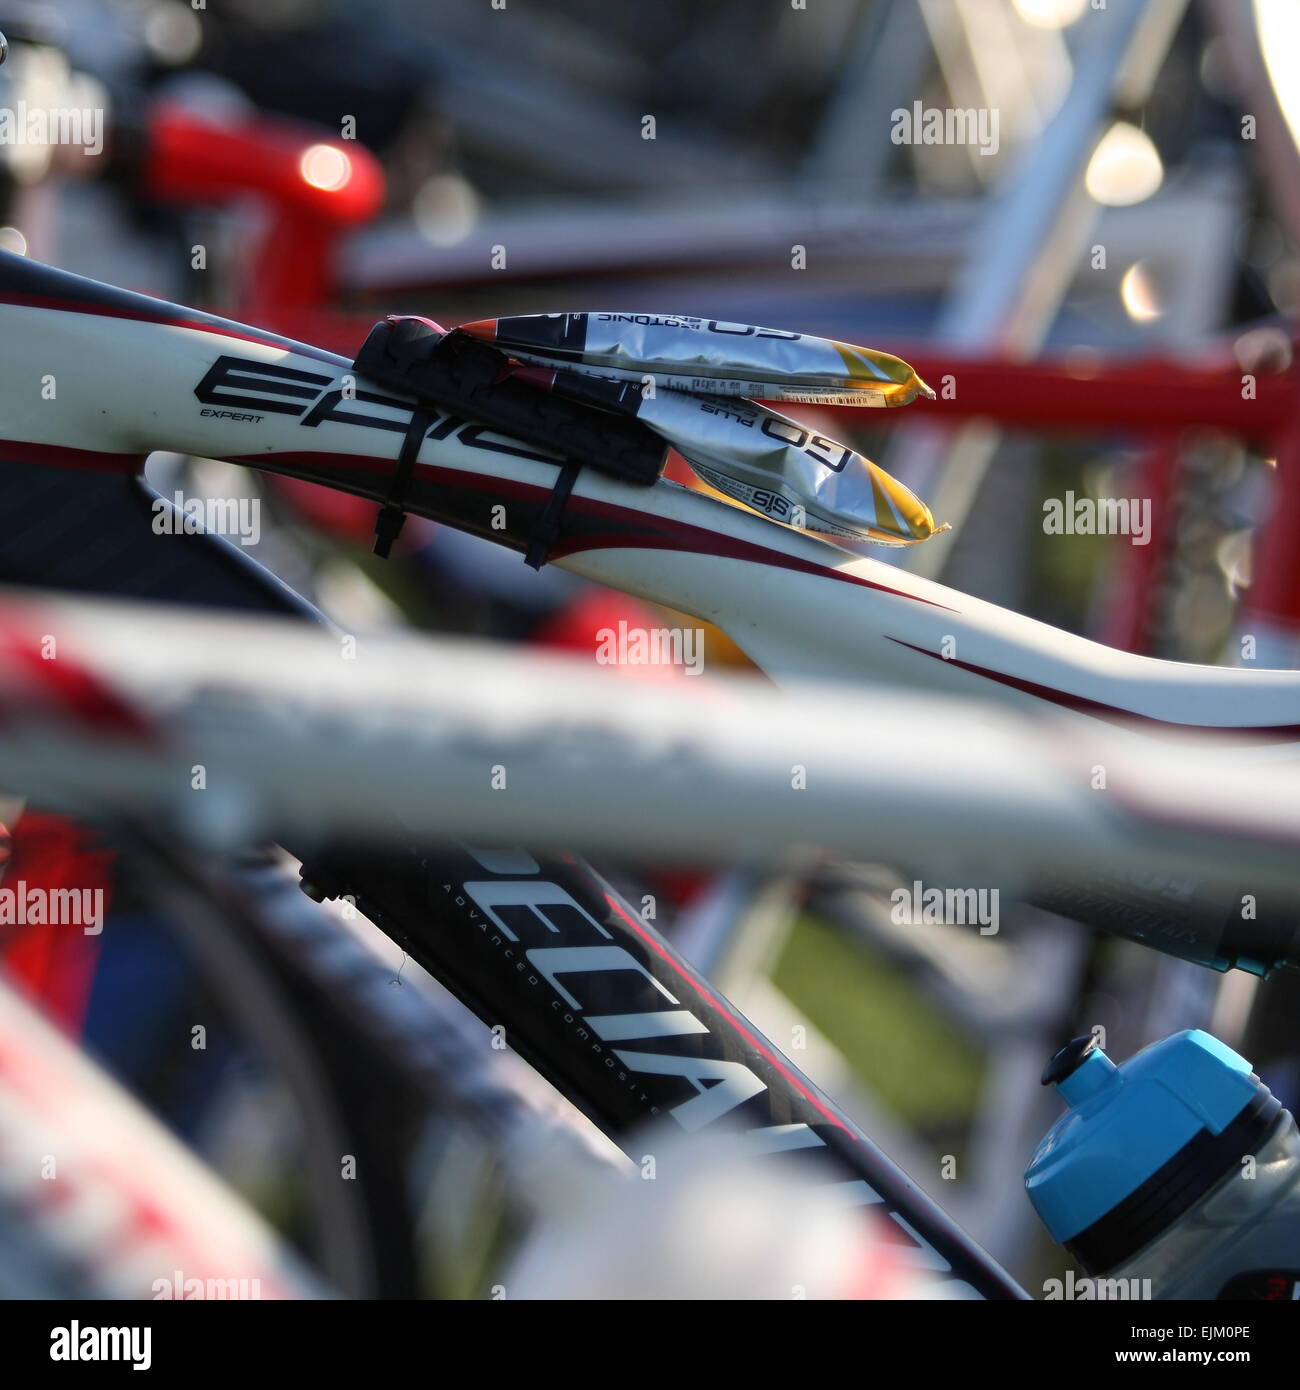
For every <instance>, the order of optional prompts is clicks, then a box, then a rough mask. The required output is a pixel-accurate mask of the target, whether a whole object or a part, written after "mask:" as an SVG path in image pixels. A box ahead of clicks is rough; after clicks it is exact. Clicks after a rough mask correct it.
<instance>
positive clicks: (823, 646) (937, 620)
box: [0, 255, 1300, 753]
mask: <svg viewBox="0 0 1300 1390" xmlns="http://www.w3.org/2000/svg"><path fill="white" fill-rule="evenodd" d="M285 373H289V374H290V375H285ZM294 374H296V375H294ZM200 392H201V395H200ZM354 397H355V398H354ZM410 419H411V407H410V405H409V404H408V403H406V402H403V401H402V400H401V399H400V398H398V397H394V396H392V395H391V394H383V395H381V394H379V393H375V392H371V391H369V390H368V389H367V386H366V383H365V382H364V381H362V382H357V381H356V379H355V377H354V376H353V375H352V373H351V372H350V370H349V364H348V363H347V362H345V361H344V360H343V359H341V358H339V357H337V356H336V355H334V354H331V353H327V352H324V351H322V350H319V349H316V348H313V347H310V346H308V345H305V344H299V343H293V342H290V341H288V340H286V339H281V338H277V337H275V336H274V335H272V334H268V333H263V332H261V331H259V330H257V329H254V328H249V327H246V326H244V325H240V324H234V323H229V322H227V321H224V320H221V319H216V318H213V317H211V316H208V315H204V314H200V313H197V312H195V311H191V310H186V309H181V308H178V307H176V306H173V305H168V304H165V303H163V302H161V301H157V300H151V299H147V298H145V297H143V296H137V295H130V294H126V293H124V292H122V291H117V290H112V289H109V288H108V287H105V286H101V285H98V284H96V283H95V282H93V281H88V280H83V279H81V278H79V277H76V276H71V275H66V274H63V273H62V272H58V271H51V270H49V269H47V268H45V267H40V266H37V265H34V264H31V263H28V262H24V261H22V260H21V259H20V258H17V257H13V256H9V255H4V256H3V257H0V449H3V450H5V451H6V452H7V454H8V456H9V457H12V458H18V459H26V460H34V461H40V462H46V463H51V464H56V465H62V466H72V467H82V468H96V469H106V468H107V469H120V470H123V471H137V470H138V469H139V468H141V467H142V466H143V461H144V459H145V457H146V456H147V455H148V454H149V453H151V452H153V451H155V450H171V451H175V452H179V453H188V454H194V455H199V456H204V457H211V458H218V459H226V460H230V461H232V462H236V463H241V464H246V465H248V466H251V467H256V468H259V469H263V470H266V471H270V472H277V473H282V474H286V475H288V476H295V477H300V478H307V479H309V480H312V481H317V482H328V483H329V484H330V485H332V486H335V487H338V488H340V489H342V490H344V491H348V492H352V493H355V494H358V495H361V496H366V497H371V498H374V499H375V500H376V501H382V500H383V499H384V498H385V497H386V496H387V495H388V491H389V484H390V479H391V475H392V472H393V468H394V461H395V459H396V456H397V453H398V450H399V445H400V440H401V436H402V433H403V431H404V430H405V428H406V426H407V424H408V423H409V421H410ZM555 479H556V464H555V463H554V462H551V461H549V460H548V459H547V458H546V456H545V455H544V454H540V453H539V452H538V451H537V450H536V449H533V448H530V447H528V446H524V445H520V444H519V443H518V442H517V441H512V440H509V439H507V438H505V437H504V436H501V435H498V434H494V433H492V432H491V431H489V430H487V429H485V428H484V427H482V426H478V425H476V424H473V423H472V422H469V421H464V420H457V419H454V418H450V417H447V416H445V415H443V416H441V417H439V418H438V419H437V420H436V421H435V423H434V425H433V426H432V428H431V430H430V431H429V437H427V438H426V439H425V440H424V443H423V444H422V446H421V448H420V450H419V454H418V458H417V462H416V465H415V469H414V473H413V477H412V480H411V488H410V493H409V495H408V497H407V498H406V499H405V505H406V509H407V510H409V511H411V512H417V513H428V514H432V515H433V516H434V517H435V519H440V520H444V521H446V520H449V519H452V520H453V524H459V525H462V526H464V527H465V528H466V529H471V530H474V531H476V532H477V533H478V534H481V535H483V536H486V537H488V538H495V539H497V540H499V541H502V542H504V543H507V544H511V545H514V546H515V547H517V548H522V546H523V539H524V538H523V537H522V536H521V533H520V532H521V523H520V522H519V521H518V520H516V519H515V518H513V517H512V515H511V513H512V511H514V512H519V511H524V512H527V513H528V514H530V515H531V514H533V513H535V512H536V510H537V509H539V508H540V507H541V506H543V505H544V504H545V502H546V500H547V499H548V498H549V496H550V494H551V491H552V488H553V486H554V483H555ZM430 497H432V498H435V499H441V498H450V499H454V502H455V510H454V517H452V516H449V514H448V512H447V511H446V510H445V509H444V508H443V506H442V505H441V502H440V501H439V500H435V501H434V503H433V505H432V506H430V504H429V501H428V499H429V498H430ZM564 527H565V530H564V534H563V535H562V536H561V539H560V540H559V542H558V543H557V544H555V545H554V546H553V548H552V550H551V559H552V560H553V562H554V563H556V564H559V565H562V566H564V567H565V568H566V569H569V570H572V571H573V572H575V573H577V574H580V575H583V576H585V577H587V578H589V579H593V580H597V581H599V582H601V583H604V584H608V585H611V586H612V587H615V588H618V589H622V590H625V591H626V592H628V593H632V594H636V595H638V596H640V597H642V598H646V599H649V600H652V601H654V602H657V603H660V604H663V605H665V606H667V607H670V608H674V609H677V610H679V611H682V612H685V613H689V614H693V615H695V616H697V617H699V618H702V619H707V620H709V621H711V622H714V623H716V624H717V625H718V626H719V627H721V628H722V629H723V630H724V631H726V632H727V633H728V634H729V635H730V636H731V637H732V638H733V639H734V640H735V641H736V642H737V643H738V645H739V646H740V647H741V648H742V649H743V650H744V651H745V652H746V653H747V654H748V655H749V656H750V657H751V658H752V659H753V660H754V661H755V663H756V664H757V665H759V666H760V667H761V668H762V669H763V670H764V671H766V672H767V673H768V674H769V675H770V676H772V677H773V678H775V679H776V680H778V681H785V680H789V679H792V678H798V677H804V678H810V677H811V678H827V679H840V680H848V681H852V682H856V683H863V682H880V683H886V684H893V685H901V686H909V687H913V688H921V689H926V690H932V691H937V692H946V693H952V694H955V695H964V696H976V697H982V698H985V699H990V700H995V701H999V702H1002V703H1005V704H1008V705H1010V706H1013V707H1015V708H1018V709H1035V708H1037V709H1042V708H1043V705H1044V703H1046V704H1048V705H1054V706H1057V707H1060V708H1064V709H1066V710H1071V711H1074V712H1075V713H1076V714H1079V715H1081V716H1086V717H1089V718H1100V719H1102V720H1105V721H1108V722H1113V721H1117V720H1118V721H1122V722H1128V723H1131V724H1135V725H1137V726H1138V727H1143V728H1146V729H1149V730H1152V731H1155V730H1158V729H1160V728H1162V727H1163V728H1165V729H1166V730H1169V726H1174V731H1177V730H1178V729H1185V730H1203V729H1224V730H1243V731H1251V732H1252V733H1254V734H1255V735H1256V737H1258V738H1264V739H1267V740H1268V741H1270V742H1271V743H1275V744H1278V745H1281V746H1282V747H1286V746H1288V745H1289V748H1290V751H1291V752H1292V753H1294V751H1295V748H1296V746H1297V745H1298V744H1300V673H1297V672H1294V671H1266V670H1241V669H1234V668H1227V667H1215V666H1196V665H1185V664H1178V663H1172V662H1165V661H1158V660H1155V659H1152V658H1148V657H1141V656H1134V655H1130V654H1128V653H1124V652H1119V651H1116V650H1113V649H1111V648H1108V647H1104V646H1101V645H1099V644H1098V643H1095V642H1090V641H1087V640H1086V639H1084V638H1081V637H1076V636H1073V635H1071V634H1069V633H1065V632H1062V631H1060V630H1058V629H1056V628H1053V627H1050V626H1048V625H1046V624H1044V623H1040V622H1036V621H1034V620H1032V619H1029V618H1026V617H1023V616H1021V615H1019V614H1016V613H1013V612H1010V611H1008V610H1007V609H1004V608H999V607H997V606H996V605H994V604H990V603H985V602H982V601H980V600H978V599H974V598H971V597H969V596H968V595H965V594H962V593H960V592H957V591H955V590H952V589H948V588H945V587H943V586H941V585H938V584H935V583H932V582H929V581H927V580H924V579H921V578H918V577H916V576H913V575H909V574H907V573H904V572H902V571H900V570H897V569H894V568H892V567H889V566H886V565H884V564H881V563H879V562H876V561H874V560H871V559H866V558H859V557H857V556H855V555H852V554H850V553H849V552H847V551H845V550H843V549H841V548H840V547H838V546H836V545H834V544H832V543H830V542H829V541H826V540H824V539H821V538H819V537H817V536H814V535H810V534H807V533H802V532H799V531H796V530H794V529H792V528H789V527H785V526H781V525H779V524H777V523H774V522H771V521H768V520H766V519H764V518H762V517H759V516H757V515H755V514H752V513H749V512H746V511H742V510H741V509H739V508H737V507H734V506H731V505H728V504H726V503H723V502H720V501H716V500H714V499H712V498H709V497H705V496H703V495H701V494H699V493H696V492H694V491H692V490H690V489H688V488H685V487H681V486H678V485H676V484H674V483H671V482H668V481H665V480H661V481H660V482H658V483H657V484H655V485H654V486H653V487H650V488H639V487H635V486H631V485H628V484H624V483H622V482H620V481H618V480H616V479H613V478H611V477H607V476H605V475H602V474H600V473H597V472H595V471H593V470H591V469H584V470H583V471H582V472H581V473H580V475H579V477H578V480H577V482H576V484H575V486H574V488H573V493H572V496H571V498H570V499H569V502H568V504H567V507H566V509H565V513H564ZM943 543H944V542H943V540H942V539H939V540H932V541H930V542H928V544H943Z"/></svg>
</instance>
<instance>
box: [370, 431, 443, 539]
mask: <svg viewBox="0 0 1300 1390" xmlns="http://www.w3.org/2000/svg"><path fill="white" fill-rule="evenodd" d="M432 424H433V416H432V415H431V414H430V413H429V412H428V411H427V410H425V409H423V408H422V407H421V408H418V409H416V410H414V411H412V412H411V423H410V424H409V425H407V427H406V434H405V435H404V436H403V438H402V448H401V451H400V452H399V453H398V455H397V466H396V467H395V468H394V469H393V477H392V481H391V482H390V483H389V486H388V496H387V498H386V499H385V501H384V504H383V506H382V507H380V509H379V511H378V513H377V514H376V516H375V554H376V555H378V556H380V557H382V558H383V559H385V560H386V559H388V552H389V551H390V550H392V548H393V542H394V541H395V540H396V539H397V538H398V536H399V535H401V532H402V527H403V525H404V524H405V522H406V511H405V509H404V508H403V506H402V500H403V499H404V498H405V496H406V488H407V484H408V483H409V482H410V481H411V474H412V472H414V470H415V460H416V459H417V458H418V457H419V456H420V445H421V444H423V443H424V436H425V433H426V432H427V430H428V428H429V426H430V425H432Z"/></svg>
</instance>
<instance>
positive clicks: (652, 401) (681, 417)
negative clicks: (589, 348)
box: [514, 367, 947, 545]
mask: <svg viewBox="0 0 1300 1390" xmlns="http://www.w3.org/2000/svg"><path fill="white" fill-rule="evenodd" d="M514 375H515V376H517V377H519V378H522V379H523V380H526V381H529V382H531V383H532V384H533V385H535V386H537V387H540V388H542V389H545V390H548V391H551V392H554V393H556V394H558V395H562V396H567V397H569V398H570V399H572V400H577V401H582V402H585V403H586V404H589V405H594V406H598V407H600V408H602V409H604V410H609V411H615V412H617V413H619V414H624V415H630V416H635V418H636V419H638V420H639V421H640V422H641V423H642V424H644V425H648V426H649V427H650V428H651V429H652V430H654V431H655V432H656V433H657V434H659V435H660V436H662V437H663V438H664V439H666V440H667V441H668V442H669V443H670V444H671V445H672V446H673V447H674V448H675V449H676V450H677V451H678V453H680V454H681V455H682V457H683V458H684V459H686V461H687V462H688V463H689V464H690V465H691V467H692V469H694V471H695V472H696V474H697V475H698V476H699V477H700V478H701V479H702V480H703V481H704V482H705V483H707V484H708V485H709V486H710V487H711V488H713V489H714V490H716V491H717V492H720V493H722V494H723V495H724V496H725V497H728V498H730V499H732V500H734V501H737V502H740V503H742V504H743V505H744V506H746V507H750V508H752V509H753V510H754V511H758V512H761V513H762V514H763V515H764V516H768V517H771V518H772V519H773V520H774V521H781V522H784V523H786V524H787V525H792V526H798V527H800V528H802V529H805V530H809V531H819V532H822V533H824V534H827V535H832V536H839V537H844V538H848V539H852V540H866V541H875V542H877V543H879V544H885V545H914V544H915V543H916V542H917V541H923V540H927V539H929V537H930V536H932V535H934V534H935V532H936V531H939V530H946V529H947V528H946V527H936V526H935V523H934V517H933V516H932V515H931V513H930V509H929V507H927V506H926V505H925V503H924V502H922V501H921V499H920V498H919V497H917V496H916V494H915V493H913V492H911V491H910V490H909V489H908V488H906V487H904V486H903V484H902V483H900V482H899V481H898V479H897V478H894V477H892V476H891V475H890V474H889V473H886V472H885V470H884V469H883V468H880V467H878V466H877V465H876V464H874V463H872V462H871V460H870V459H868V458H866V457H864V456H863V455H862V454H859V453H858V452H857V451H856V450H854V449H851V448H850V447H849V446H848V445H847V444H841V443H839V442H838V441H836V440H834V439H829V438H827V437H826V436H825V435H822V434H818V433H817V432H816V431H814V430H810V429H807V428H805V427H804V426H803V425H800V424H799V423H797V422H796V421H794V420H791V419H790V418H789V417H788V416H785V415H781V414H779V413H778V412H777V411H775V410H770V409H768V407H766V406H763V405H759V404H758V403H757V402H755V401H751V400H747V399H745V398H744V397H737V396H728V397H721V396H697V395H688V394H687V393H685V392H682V391H656V392H655V393H654V394H646V393H645V392H643V390H642V388H641V387H640V386H638V385H634V384H632V383H631V382H626V381H618V380H610V379H605V378H598V377H593V376H578V375H576V374H574V373H573V372H569V371H548V370H545V369H543V368H540V367H521V368H518V369H517V370H516V372H515V373H514Z"/></svg>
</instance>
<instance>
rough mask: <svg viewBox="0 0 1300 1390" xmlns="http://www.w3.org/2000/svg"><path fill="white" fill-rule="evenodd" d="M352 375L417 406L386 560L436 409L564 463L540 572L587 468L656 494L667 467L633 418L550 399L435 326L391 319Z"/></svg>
mask: <svg viewBox="0 0 1300 1390" xmlns="http://www.w3.org/2000/svg"><path fill="white" fill-rule="evenodd" d="M352 366H353V369H354V370H355V371H356V373H357V374H358V375H359V376H364V377H366V378H367V379H369V380H370V381H373V382H375V383H377V384H378V385H380V386H384V387H387V388H388V389H389V390H392V391H399V392H401V393H402V394H403V395H407V396H414V397H415V399H416V401H417V403H418V407H417V409H416V410H415V411H414V412H413V414H412V416H411V423H410V425H409V426H408V427H407V431H406V436H405V438H404V439H403V441H402V447H401V451H400V453H399V454H398V457H397V466H396V468H395V470H394V472H393V477H392V483H391V485H390V487H389V492H388V497H387V500H386V501H385V502H384V504H383V506H382V507H380V509H379V513H378V515H377V516H376V518H375V553H376V554H377V555H383V556H386V555H387V554H388V552H389V550H390V549H391V547H392V544H393V541H395V540H396V539H397V536H398V534H399V533H400V531H401V529H402V524H403V522H404V521H405V519H406V514H405V511H404V509H403V506H402V499H403V497H404V495H405V492H406V487H407V484H408V483H409V481H410V477H411V473H412V471H413V470H414V468H415V460H416V458H417V456H418V455H419V452H420V445H421V444H422V443H423V442H424V437H425V434H426V433H427V431H428V429H429V427H430V425H431V424H432V423H433V414H432V411H431V409H430V408H431V407H435V406H436V407H439V408H441V409H443V410H453V411H456V412H458V413H462V414H464V415H466V416H468V417H470V418H471V419H474V420H479V421H482V423H483V424H485V425H491V426H493V428H495V429H499V430H502V431H503V432H504V433H506V434H510V435H513V436H515V437H516V438H518V439H523V440H525V441H527V442H528V443H530V444H536V445H539V446H541V447H542V448H544V449H548V450H551V451H553V452H554V453H556V454H558V455H560V458H558V459H557V460H556V463H557V465H558V466H559V469H560V473H559V477H558V478H557V479H556V481H555V486H554V488H553V489H552V491H551V496H550V499H549V501H548V502H547V504H546V507H545V509H544V511H543V513H542V516H541V518H540V520H539V521H538V524H537V526H536V528H535V530H534V532H533V534H532V536H531V537H530V538H529V544H528V550H527V552H526V553H525V555H524V560H525V563H527V564H529V565H531V566H532V567H533V568H534V569H540V568H541V567H542V565H543V564H545V563H546V557H547V554H548V552H549V550H550V548H551V546H552V545H553V544H554V543H555V541H556V540H557V539H558V538H559V534H560V521H561V518H562V517H563V514H564V505H565V503H566V502H567V501H568V499H569V494H570V493H571V492H572V490H573V484H574V482H575V480H576V478H577V475H578V470H579V469H580V468H582V467H584V466H586V467H590V468H595V469H597V470H599V471H600V472H602V473H608V474H609V475H611V476H612V477H615V478H619V479H621V480H622V481H623V482H627V483H634V484H637V485H639V486H642V487H649V486H650V485H651V484H652V483H654V482H655V481H656V480H657V479H658V478H659V476H660V474H662V472H663V469H664V462H665V459H666V457H667V447H668V446H667V444H666V443H665V441H664V440H663V438H662V437H661V436H660V435H658V434H656V433H655V432H654V431H653V430H651V429H649V428H647V426H645V425H643V424H641V423H640V422H639V421H637V420H635V419H633V418H632V417H631V416H630V415H616V414H612V413H611V412H609V411H607V410H600V409H598V408H596V407H595V406H592V405H588V404H584V403H581V402H578V401H575V400H571V399H569V398H567V397H565V396H561V395H557V394H555V393H553V392H548V391H546V390H543V389H541V388H540V387H537V386H534V385H532V384H531V383H529V382H527V381H522V380H519V379H518V378H516V377H511V376H510V375H509V374H508V373H509V366H510V359H509V358H508V357H507V356H506V355H505V354H503V353H501V352H498V351H497V350H496V349H495V348H492V347H489V346H488V345H487V344H486V343H482V342H480V341H479V340H478V339H476V338H472V337H470V335H469V334H467V333H462V332H460V331H459V330H458V329H452V330H451V332H449V333H444V332H443V331H442V330H441V329H440V328H439V327H438V326H437V324H435V323H433V322H432V321H431V320H429V319H424V318H418V317H414V316H407V315H392V316H390V317H389V318H387V319H386V320H385V321H384V322H383V323H377V324H376V325H375V326H374V328H372V329H371V330H370V334H369V336H368V337H367V338H366V341H365V342H364V343H363V344H362V347H361V351H360V352H358V353H357V355H356V359H355V360H354V362H353V364H352Z"/></svg>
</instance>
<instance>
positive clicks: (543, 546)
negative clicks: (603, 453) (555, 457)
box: [524, 463, 580, 570]
mask: <svg viewBox="0 0 1300 1390" xmlns="http://www.w3.org/2000/svg"><path fill="white" fill-rule="evenodd" d="M579 467H580V465H579V464H576V463H566V464H565V465H564V467H563V468H561V469H560V476H559V477H558V478H556V480H555V486H554V487H553V488H552V489H551V495H550V496H549V497H548V498H547V499H546V507H545V509H544V510H543V512H542V514H541V516H540V517H539V518H538V520H537V526H536V527H535V528H534V530H533V534H532V535H531V536H529V538H528V549H527V550H526V551H525V552H524V564H526V565H529V566H530V567H531V568H533V569H535V570H539V569H541V567H542V566H543V565H544V564H545V563H546V559H547V556H548V555H549V554H550V553H551V547H552V546H553V545H554V544H555V542H556V541H557V540H559V539H560V521H561V519H562V518H563V516H564V507H565V504H566V503H567V502H568V500H569V494H570V493H571V492H572V491H573V485H574V483H576V482H577V481H578V468H579Z"/></svg>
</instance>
